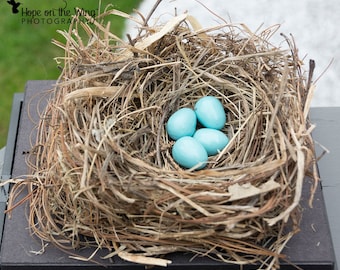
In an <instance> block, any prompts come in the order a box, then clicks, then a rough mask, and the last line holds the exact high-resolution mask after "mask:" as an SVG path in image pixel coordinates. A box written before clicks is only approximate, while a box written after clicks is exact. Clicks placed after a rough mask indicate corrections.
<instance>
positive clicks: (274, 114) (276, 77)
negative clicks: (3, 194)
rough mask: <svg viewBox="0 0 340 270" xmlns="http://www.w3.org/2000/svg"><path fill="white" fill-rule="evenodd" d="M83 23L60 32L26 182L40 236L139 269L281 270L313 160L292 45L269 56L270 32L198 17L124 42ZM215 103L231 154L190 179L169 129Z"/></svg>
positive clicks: (303, 88) (303, 87)
mask: <svg viewBox="0 0 340 270" xmlns="http://www.w3.org/2000/svg"><path fill="white" fill-rule="evenodd" d="M81 15H82V16H84V17H85V18H87V19H89V20H91V23H84V22H81V21H80V20H79V17H75V19H74V21H73V23H72V25H71V28H70V30H69V31H68V32H67V31H64V32H61V33H62V35H63V36H64V37H65V38H66V42H65V43H61V42H58V41H55V44H57V45H58V46H60V47H62V48H63V49H64V50H65V56H64V57H61V58H59V60H60V59H62V60H63V61H64V64H63V72H62V74H61V76H60V78H59V80H58V82H57V84H56V86H55V89H54V92H53V95H52V97H51V99H50V100H49V102H48V104H47V106H46V109H45V111H44V114H43V117H42V118H41V121H40V124H39V127H38V133H37V134H38V138H37V142H36V145H37V146H38V147H36V148H35V149H36V151H35V152H36V154H35V156H34V160H35V165H34V166H33V171H32V177H31V178H30V179H28V180H27V181H25V183H26V184H27V183H29V185H30V187H31V189H30V196H28V197H27V198H28V199H29V200H30V217H29V221H30V223H31V224H30V228H31V230H32V231H33V232H34V234H35V235H37V236H38V237H40V238H41V239H43V240H45V241H49V242H52V243H54V244H56V245H57V246H58V247H61V248H63V249H64V248H65V249H69V248H74V249H76V248H79V247H81V246H95V247H98V248H106V249H107V250H108V256H107V257H110V256H115V255H118V256H120V257H121V258H123V259H125V260H128V261H133V262H137V263H142V264H150V265H166V264H167V263H169V262H170V261H168V260H166V259H164V258H162V256H161V255H164V254H169V253H172V252H192V253H194V254H198V255H202V256H209V257H211V258H213V259H217V260H221V261H225V262H228V263H235V264H240V265H241V264H247V263H260V264H263V265H265V267H268V268H270V269H274V268H275V267H279V261H280V259H284V255H283V254H281V251H282V249H283V247H284V246H285V244H286V243H287V241H288V240H289V239H290V238H291V236H292V235H293V234H295V233H296V232H297V231H298V228H299V221H300V212H299V201H300V198H301V191H302V185H303V182H304V178H305V175H306V173H307V172H308V170H309V169H310V168H311V166H312V165H313V160H314V151H313V141H312V138H311V128H310V124H309V122H308V111H309V104H310V100H311V92H312V91H311V89H312V88H313V85H312V84H311V76H309V77H308V76H307V78H306V76H305V74H304V72H303V71H302V69H301V66H302V62H301V60H300V59H299V58H298V55H297V50H296V48H295V45H294V41H293V40H292V39H289V38H287V37H286V38H285V40H286V44H288V48H287V49H281V48H277V47H275V46H273V45H272V44H271V43H270V42H269V38H270V37H271V36H272V35H273V34H274V33H275V31H276V30H277V28H275V27H273V28H269V29H266V30H265V31H262V32H261V33H260V34H255V33H252V32H251V31H250V30H249V29H248V28H247V27H246V26H245V25H242V24H240V25H235V24H228V23H226V24H222V25H218V26H217V27H214V28H209V29H203V28H202V27H200V25H199V23H198V22H197V20H196V19H195V18H194V17H192V16H190V15H189V14H180V15H178V16H174V17H173V18H172V19H170V20H169V21H168V22H167V23H165V24H163V25H155V26H153V27H150V26H148V24H147V20H141V21H140V22H139V26H140V29H139V30H140V32H139V34H138V35H137V36H136V37H135V38H131V37H130V38H129V40H128V41H123V40H121V39H120V38H119V37H117V36H116V35H114V34H113V33H111V32H110V31H109V26H104V25H103V24H101V23H99V19H98V20H96V21H93V19H92V18H91V17H89V16H88V15H87V14H84V13H82V14H81ZM81 15H79V16H81ZM109 15H120V16H124V17H129V16H128V15H126V14H123V13H121V12H119V11H116V10H110V11H107V12H106V13H103V14H102V15H101V18H104V17H107V16H109ZM135 20H136V19H135ZM84 33H85V34H86V35H87V36H88V39H89V41H88V43H87V44H86V43H85V42H84V40H85V39H84V38H81V36H82V35H83V34H84ZM208 95H209V96H214V97H216V98H218V99H219V101H220V102H221V103H222V104H223V107H224V109H225V113H226V115H227V123H226V124H225V126H224V127H223V129H222V132H224V133H225V134H227V135H228V137H229V138H230V141H229V143H228V145H227V146H226V147H225V148H224V149H222V150H221V151H219V153H218V154H216V155H214V156H210V157H209V159H208V162H207V165H206V167H205V168H204V169H202V170H195V169H184V168H182V167H181V166H179V165H178V164H177V163H176V162H175V161H174V160H173V158H172V155H171V149H172V146H173V144H174V141H173V140H171V139H170V138H169V137H168V135H167V133H166V128H165V124H166V122H167V120H168V118H169V117H170V115H171V114H172V113H174V112H175V111H177V110H178V109H180V108H183V107H189V108H193V107H194V104H195V102H197V100H198V99H199V98H201V97H203V96H208ZM314 165H315V164H314ZM315 180H316V178H315ZM315 183H316V182H315ZM16 190H18V188H14V190H13V191H14V192H15V191H16Z"/></svg>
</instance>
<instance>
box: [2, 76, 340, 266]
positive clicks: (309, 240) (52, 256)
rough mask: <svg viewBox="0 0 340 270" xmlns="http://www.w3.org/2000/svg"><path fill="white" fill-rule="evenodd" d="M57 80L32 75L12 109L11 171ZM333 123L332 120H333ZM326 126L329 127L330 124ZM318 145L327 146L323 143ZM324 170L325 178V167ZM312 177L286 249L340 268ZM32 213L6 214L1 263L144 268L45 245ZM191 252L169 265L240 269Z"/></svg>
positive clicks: (18, 165) (298, 257)
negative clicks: (33, 228)
mask: <svg viewBox="0 0 340 270" xmlns="http://www.w3.org/2000/svg"><path fill="white" fill-rule="evenodd" d="M54 83H55V81H28V82H27V84H26V89H25V93H24V95H22V100H21V101H20V102H19V103H20V104H17V105H16V106H17V107H18V108H13V109H12V114H13V113H14V112H13V110H20V113H19V116H20V118H19V122H18V127H17V130H13V128H12V129H11V128H10V133H9V137H10V138H9V141H14V142H15V145H14V147H13V153H12V155H13V156H12V157H8V156H7V151H6V156H5V158H6V159H12V160H13V163H12V164H11V176H12V177H13V178H14V177H20V176H21V175H25V174H27V166H26V163H25V158H26V156H27V154H26V153H27V152H28V151H29V150H30V149H31V144H30V142H31V140H32V137H34V136H35V134H34V132H32V130H34V126H35V125H36V124H37V121H38V115H39V110H40V111H41V110H42V109H43V106H44V104H45V101H44V94H43V93H44V92H45V91H46V90H48V89H51V88H52V87H53V84H54ZM14 107H15V106H14ZM339 112H340V110H339ZM337 115H339V114H337ZM311 117H312V120H313V119H316V122H321V123H323V118H322V117H321V119H320V111H318V110H316V111H313V110H312V113H311ZM333 117H334V116H333ZM32 120H33V121H32ZM329 126H332V124H330V125H329ZM323 131H324V132H325V133H327V131H326V130H323ZM329 133H331V132H329ZM313 135H314V133H313ZM317 136H318V137H319V141H320V139H322V136H321V134H320V132H319V133H317ZM13 138H15V139H13ZM7 147H9V145H7ZM6 150H7V149H6ZM318 151H321V150H320V149H319V150H318ZM9 152H10V151H9ZM327 164H329V163H326V165H327ZM333 165H334V164H333ZM7 169H8V168H7ZM319 169H320V166H319ZM320 171H321V178H322V174H323V170H321V169H320ZM309 181H310V180H308V179H307V178H306V181H305V185H304V190H303V196H302V201H301V205H302V207H303V218H302V223H301V232H300V233H298V234H297V235H295V236H294V237H293V238H292V239H291V240H290V241H289V242H288V244H287V246H286V247H285V249H284V250H283V252H282V253H284V254H286V255H287V256H288V259H289V260H290V261H291V262H292V263H293V264H295V265H297V266H299V267H301V268H302V269H305V270H308V269H310V270H312V269H318V270H323V269H325V270H326V269H330V270H331V269H335V252H334V248H333V243H332V237H331V233H330V227H329V222H328V217H327V211H326V208H325V198H324V195H323V192H322V185H319V187H318V189H317V192H316V194H315V199H314V203H313V208H309V207H308V206H307V201H308V198H309V188H310V183H309ZM337 197H340V196H337ZM26 215H27V204H24V205H22V206H20V207H18V208H16V209H15V210H14V211H13V213H12V217H11V219H9V218H8V217H6V218H5V225H4V230H3V237H2V243H1V253H0V256H1V257H0V263H1V269H77V268H79V269H80V268H81V269H107V268H109V269H144V266H142V265H137V264H132V263H128V262H125V261H122V260H120V259H119V258H116V257H115V258H113V260H111V261H109V260H102V259H101V258H100V256H101V255H105V254H106V252H105V251H100V252H98V254H97V255H96V256H95V259H96V260H97V261H98V262H99V263H100V264H96V263H93V262H89V261H79V260H74V259H72V258H70V257H69V254H66V253H64V252H62V251H60V250H59V249H57V248H55V247H54V246H53V245H51V244H50V245H47V246H45V247H44V248H43V249H42V243H41V242H40V241H39V240H38V239H37V238H35V237H34V236H32V235H30V233H29V229H28V223H27V216H26ZM92 252H93V250H92V249H90V248H87V249H83V250H80V251H77V254H79V255H82V256H84V257H89V256H90V255H91V254H92ZM191 258H192V255H191V254H172V255H169V259H171V260H172V264H170V265H169V266H168V267H167V268H170V269H184V268H185V269H197V270H198V269H214V270H217V269H239V266H237V265H226V264H224V263H220V262H216V261H213V260H210V259H207V258H199V257H197V258H196V259H194V260H193V261H190V259H191ZM153 269H158V268H157V267H156V268H153ZM243 269H257V266H255V265H249V266H245V267H244V268H243ZM281 269H296V268H295V267H294V266H292V265H291V264H289V263H287V262H282V264H281Z"/></svg>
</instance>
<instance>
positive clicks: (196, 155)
mask: <svg viewBox="0 0 340 270" xmlns="http://www.w3.org/2000/svg"><path fill="white" fill-rule="evenodd" d="M172 157H173V159H174V160H175V161H176V162H177V163H178V164H179V165H181V166H182V167H184V168H187V169H190V168H193V167H196V169H197V170H199V169H203V168H204V167H205V166H206V164H207V161H208V154H207V151H206V150H205V149H204V147H203V146H202V145H201V144H200V143H199V142H198V141H197V140H196V139H194V138H193V137H189V136H185V137H182V138H180V139H178V140H177V141H176V142H175V144H174V146H173V147H172Z"/></svg>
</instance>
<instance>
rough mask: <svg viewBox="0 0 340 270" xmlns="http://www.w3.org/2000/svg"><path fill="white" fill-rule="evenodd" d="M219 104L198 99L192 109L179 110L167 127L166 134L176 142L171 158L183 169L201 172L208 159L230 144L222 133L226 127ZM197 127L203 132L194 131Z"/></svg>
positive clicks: (215, 99) (212, 97)
mask: <svg viewBox="0 0 340 270" xmlns="http://www.w3.org/2000/svg"><path fill="white" fill-rule="evenodd" d="M226 120H227V119H226V114H225V112H224V108H223V105H222V103H221V102H220V101H219V100H218V99H217V98H216V97H214V96H205V97H202V98H200V99H199V100H198V101H197V102H196V103H195V106H194V109H191V108H181V109H179V110H177V111H176V112H175V113H173V114H172V115H171V116H170V118H169V119H168V121H167V123H166V131H167V133H168V135H169V137H170V138H171V139H173V140H174V141H175V143H174V145H173V147H172V157H173V159H174V160H175V161H176V163H178V164H179V165H180V166H182V167H184V168H186V169H195V170H200V169H203V168H204V167H205V166H206V165H207V162H208V157H209V156H213V155H216V154H218V153H219V152H220V151H221V150H222V149H223V148H225V147H226V146H227V144H228V143H229V138H228V137H227V135H226V134H224V132H222V131H221V129H222V128H223V127H224V125H225V123H226ZM197 123H199V124H200V126H202V128H197Z"/></svg>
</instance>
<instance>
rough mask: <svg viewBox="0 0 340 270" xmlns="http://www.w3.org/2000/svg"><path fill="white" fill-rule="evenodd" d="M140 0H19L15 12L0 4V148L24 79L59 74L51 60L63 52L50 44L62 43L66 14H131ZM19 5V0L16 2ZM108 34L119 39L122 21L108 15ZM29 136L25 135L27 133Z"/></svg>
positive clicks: (67, 19) (45, 77)
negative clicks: (78, 10)
mask: <svg viewBox="0 0 340 270" xmlns="http://www.w3.org/2000/svg"><path fill="white" fill-rule="evenodd" d="M140 2H141V0H101V1H97V0H88V1H84V0H56V1H40V0H21V1H20V5H19V6H18V7H17V13H13V11H15V9H14V10H12V6H11V5H10V4H9V3H7V1H1V2H0V14H1V16H0V37H1V42H0V116H1V117H0V148H1V147H3V146H5V145H6V140H7V132H8V125H9V119H10V115H11V108H12V100H13V94H14V93H16V92H23V91H24V88H25V83H26V81H28V80H56V79H57V78H58V77H59V75H60V70H59V69H58V68H57V63H56V62H55V60H54V59H53V58H54V57H57V56H63V51H62V50H61V49H60V48H58V47H57V46H55V45H53V44H52V43H51V40H52V39H57V40H60V41H62V42H64V39H63V37H62V36H61V35H60V34H59V33H57V30H68V28H69V24H68V22H69V21H70V15H71V16H72V15H74V14H75V8H76V7H78V8H82V9H84V10H85V11H88V12H89V14H90V15H98V14H99V12H100V13H102V12H103V11H104V10H105V8H108V7H109V8H115V9H118V10H121V11H124V12H127V13H131V11H132V10H133V8H137V7H138V5H139V3H140ZM17 3H19V1H18V2H17ZM109 20H110V21H111V28H110V31H111V32H112V33H115V34H116V35H118V36H121V35H122V33H123V30H124V20H123V19H122V18H120V17H117V16H110V17H109ZM27 136H29V134H27Z"/></svg>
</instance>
